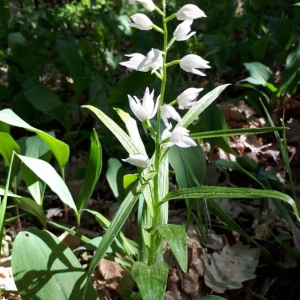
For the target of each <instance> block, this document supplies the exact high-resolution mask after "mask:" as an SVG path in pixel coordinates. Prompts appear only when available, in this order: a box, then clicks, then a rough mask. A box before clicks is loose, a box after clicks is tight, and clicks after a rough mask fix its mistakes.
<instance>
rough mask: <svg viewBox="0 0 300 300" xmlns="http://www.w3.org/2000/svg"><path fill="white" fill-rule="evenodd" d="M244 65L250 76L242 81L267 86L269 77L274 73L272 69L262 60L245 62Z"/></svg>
mask: <svg viewBox="0 0 300 300" xmlns="http://www.w3.org/2000/svg"><path fill="white" fill-rule="evenodd" d="M244 66H245V67H246V69H247V70H248V71H249V73H250V77H247V78H246V79H243V80H241V81H240V82H243V81H247V82H249V83H251V84H255V85H263V86H265V85H266V84H267V82H268V80H269V78H270V77H271V76H272V75H273V73H272V72H271V70H270V69H269V68H268V67H266V66H264V65H263V64H262V63H260V62H251V63H244Z"/></svg>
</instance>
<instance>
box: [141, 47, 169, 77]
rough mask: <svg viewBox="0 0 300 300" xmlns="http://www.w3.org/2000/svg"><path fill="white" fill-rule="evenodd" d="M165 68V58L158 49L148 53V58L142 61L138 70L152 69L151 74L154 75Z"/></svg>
mask: <svg viewBox="0 0 300 300" xmlns="http://www.w3.org/2000/svg"><path fill="white" fill-rule="evenodd" d="M162 66H163V57H162V54H161V52H160V51H159V50H158V49H151V51H149V52H148V54H147V56H146V57H145V58H144V59H143V60H142V61H141V63H140V64H139V65H138V67H137V70H138V71H140V70H143V69H147V68H148V69H149V68H151V69H152V72H151V73H154V72H155V71H156V70H158V69H160V68H161V67H162Z"/></svg>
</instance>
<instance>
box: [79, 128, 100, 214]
mask: <svg viewBox="0 0 300 300" xmlns="http://www.w3.org/2000/svg"><path fill="white" fill-rule="evenodd" d="M101 167H102V147H101V143H100V142H99V139H98V135H97V132H96V130H95V129H93V132H92V134H91V149H90V157H89V162H88V166H87V169H86V176H85V177H84V182H83V186H82V189H81V191H80V194H79V197H78V199H77V201H76V206H77V209H78V212H79V213H80V212H81V210H82V209H83V207H84V206H85V204H86V202H87V201H88V200H89V199H90V197H91V195H92V193H93V191H94V188H95V185H96V183H97V181H98V180H99V176H100V174H101Z"/></svg>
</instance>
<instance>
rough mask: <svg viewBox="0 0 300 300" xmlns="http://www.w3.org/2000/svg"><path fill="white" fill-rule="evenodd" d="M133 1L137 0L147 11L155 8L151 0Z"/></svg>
mask: <svg viewBox="0 0 300 300" xmlns="http://www.w3.org/2000/svg"><path fill="white" fill-rule="evenodd" d="M132 2H133V3H136V2H139V3H141V4H142V5H143V7H144V8H145V9H147V10H148V11H153V10H154V9H155V4H154V3H153V1H152V0H134V1H132Z"/></svg>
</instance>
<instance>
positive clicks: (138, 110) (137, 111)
mask: <svg viewBox="0 0 300 300" xmlns="http://www.w3.org/2000/svg"><path fill="white" fill-rule="evenodd" d="M128 99H129V106H130V109H131V111H132V112H133V114H134V115H135V116H136V117H137V118H138V119H139V120H140V121H141V122H143V121H146V120H147V119H148V116H147V114H146V112H145V109H144V108H143V107H142V105H141V103H140V101H139V99H138V98H136V97H134V98H132V97H131V96H130V95H128Z"/></svg>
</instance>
